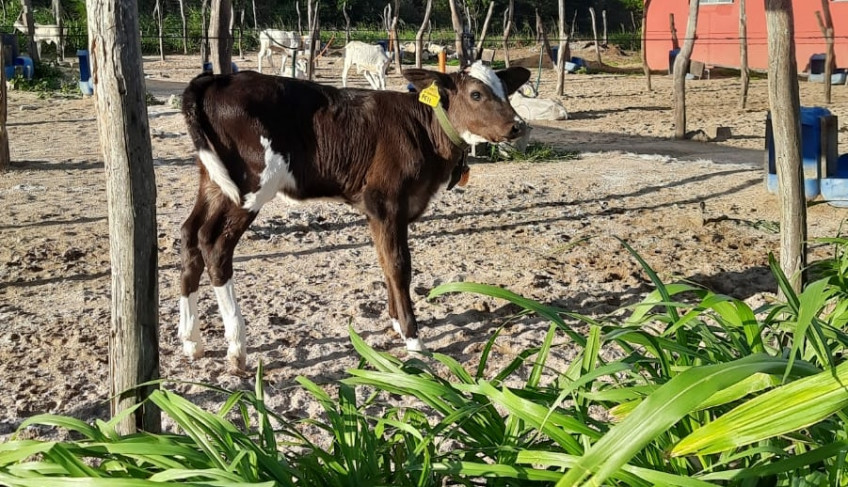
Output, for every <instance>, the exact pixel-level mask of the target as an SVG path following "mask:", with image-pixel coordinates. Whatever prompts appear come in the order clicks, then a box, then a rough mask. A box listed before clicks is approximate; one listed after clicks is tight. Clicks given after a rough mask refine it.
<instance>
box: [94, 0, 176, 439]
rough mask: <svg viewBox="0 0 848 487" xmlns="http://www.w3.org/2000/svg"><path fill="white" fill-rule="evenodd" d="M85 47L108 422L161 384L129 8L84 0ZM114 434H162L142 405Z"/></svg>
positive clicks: (145, 146) (139, 87)
mask: <svg viewBox="0 0 848 487" xmlns="http://www.w3.org/2000/svg"><path fill="white" fill-rule="evenodd" d="M87 11H88V39H89V51H90V52H91V78H92V80H93V83H94V100H95V106H96V108H97V126H98V129H99V133H100V148H101V150H102V151H103V159H104V162H105V167H106V176H107V177H106V198H107V206H108V214H109V256H110V259H111V267H112V320H111V328H110V332H109V371H110V376H111V383H110V394H111V395H113V396H114V395H115V394H119V393H121V392H123V391H126V390H130V389H132V390H131V391H130V392H128V393H126V394H121V395H120V396H118V397H115V398H113V399H112V403H111V413H112V416H115V415H117V414H119V413H120V412H122V411H125V410H126V409H128V408H130V407H133V406H134V405H136V404H138V403H140V402H142V401H143V400H144V399H145V398H146V397H147V396H148V395H149V394H150V393H151V392H152V391H153V390H154V389H156V386H145V387H142V388H136V387H137V386H138V384H141V383H143V382H146V381H151V380H155V379H158V378H159V349H158V347H159V337H158V335H159V310H158V303H159V289H158V279H157V269H158V249H157V247H156V246H157V242H156V235H157V232H156V181H155V174H154V171H153V157H152V153H151V145H150V127H149V125H148V120H147V108H146V105H145V95H146V91H145V87H144V73H143V70H142V66H141V41H140V39H139V30H138V29H139V27H138V10H137V7H136V2H135V1H134V0H89V2H88V5H87ZM116 429H117V431H118V433H119V434H124V435H126V434H131V433H134V432H136V431H137V430H139V429H140V430H144V431H147V432H150V433H158V432H160V431H161V420H160V416H159V410H158V409H156V407H155V406H154V405H153V403H149V402H148V403H145V404H144V405H142V406H141V407H140V408H139V409H137V410H136V411H134V412H133V413H132V414H131V415H129V416H128V417H126V418H125V419H124V420H122V421H121V422H119V423H118V425H117V428H116Z"/></svg>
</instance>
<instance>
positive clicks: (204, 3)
mask: <svg viewBox="0 0 848 487" xmlns="http://www.w3.org/2000/svg"><path fill="white" fill-rule="evenodd" d="M208 7H209V0H201V2H200V26H201V27H200V63H201V66H203V65H205V64H206V63H208V62H209V29H208V28H207V26H206V10H207V9H208Z"/></svg>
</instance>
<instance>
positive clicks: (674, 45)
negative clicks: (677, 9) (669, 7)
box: [668, 14, 680, 49]
mask: <svg viewBox="0 0 848 487" xmlns="http://www.w3.org/2000/svg"><path fill="white" fill-rule="evenodd" d="M668 23H669V29H670V30H671V48H672V49H680V41H679V40H678V39H677V27H676V26H675V25H674V14H668Z"/></svg>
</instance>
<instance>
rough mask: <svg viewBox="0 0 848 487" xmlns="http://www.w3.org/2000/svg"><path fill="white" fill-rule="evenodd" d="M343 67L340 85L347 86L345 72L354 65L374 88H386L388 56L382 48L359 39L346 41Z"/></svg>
mask: <svg viewBox="0 0 848 487" xmlns="http://www.w3.org/2000/svg"><path fill="white" fill-rule="evenodd" d="M344 52H345V54H344V68H342V86H344V87H347V72H348V71H349V70H350V67H351V66H356V72H357V73H362V74H363V76H365V79H366V80H368V84H369V85H371V88H373V89H375V90H385V89H386V69H387V68H388V67H389V56H388V55H386V52H385V51H383V48H382V47H381V46H378V45H374V44H366V43H364V42H360V41H351V42H348V43H347V45H346V46H345V47H344Z"/></svg>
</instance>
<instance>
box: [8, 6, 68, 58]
mask: <svg viewBox="0 0 848 487" xmlns="http://www.w3.org/2000/svg"><path fill="white" fill-rule="evenodd" d="M12 25H13V26H14V27H15V29H16V30H18V31H20V32H21V33H22V34H24V35H27V34H28V33H29V31H28V30H27V26H26V22H25V21H24V13H23V12H21V14H20V15H19V16H18V19H17V20H15V23H14V24H12ZM33 26H34V28H35V30H34V34H33V39H34V40H35V48H36V50H37V51H38V58H39V59H41V46H42V44H45V43H46V44H53V45H54V46H56V51H57V52H58V53H59V55H60V56H61V55H62V52H63V46H62V42H61V41H62V38H61V36H60V35H59V33H60V32H61V31H60V29H59V26H58V25H55V24H33ZM63 59H64V58H63Z"/></svg>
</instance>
